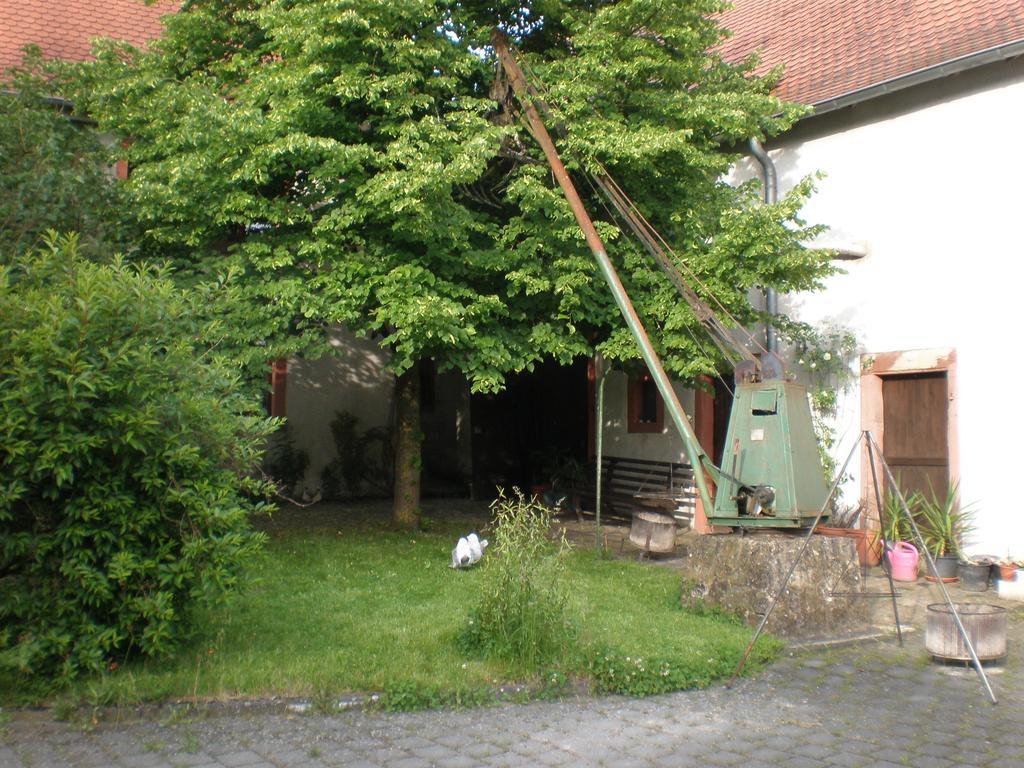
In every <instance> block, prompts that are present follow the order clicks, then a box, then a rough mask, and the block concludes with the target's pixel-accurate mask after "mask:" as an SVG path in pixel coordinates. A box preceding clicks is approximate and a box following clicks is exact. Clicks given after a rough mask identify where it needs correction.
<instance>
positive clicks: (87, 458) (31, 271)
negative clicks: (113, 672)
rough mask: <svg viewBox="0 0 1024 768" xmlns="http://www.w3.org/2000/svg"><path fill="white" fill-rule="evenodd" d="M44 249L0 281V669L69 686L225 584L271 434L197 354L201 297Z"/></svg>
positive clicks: (176, 625) (151, 275) (158, 636)
mask: <svg viewBox="0 0 1024 768" xmlns="http://www.w3.org/2000/svg"><path fill="white" fill-rule="evenodd" d="M46 243H47V245H46V247H45V248H43V249H42V250H40V251H39V252H37V253H34V254H29V255H26V256H24V257H19V258H18V259H15V261H14V263H13V265H12V266H11V267H9V268H7V269H5V270H4V271H2V272H0V371H2V374H0V671H4V670H6V671H7V673H8V674H10V673H11V671H12V670H16V673H17V674H21V675H38V676H43V675H45V676H48V677H60V678H70V677H73V676H74V675H76V674H77V673H78V672H79V671H83V670H88V671H95V670H100V669H103V668H112V666H114V665H116V664H117V663H118V662H119V661H121V660H123V658H124V657H125V656H127V655H130V654H132V653H139V654H144V655H155V654H161V653H164V652H166V651H168V650H169V649H171V648H172V647H173V646H174V644H175V643H176V642H177V641H179V640H180V639H181V638H182V637H183V635H184V634H185V633H186V632H187V630H188V627H189V619H190V613H191V609H192V608H193V607H194V606H195V605H196V604H197V603H202V602H204V601H209V600H212V599H214V598H216V597H218V596H220V595H221V594H222V593H223V592H224V591H225V590H227V589H229V588H231V587H232V586H233V585H235V584H236V581H237V578H238V573H239V570H240V567H241V566H242V564H243V563H244V561H245V560H246V558H247V557H248V556H249V555H251V554H252V553H253V552H254V551H256V550H257V548H258V547H259V545H260V543H261V541H262V537H261V535H260V534H257V533H254V532H253V531H252V530H251V528H250V527H249V523H248V518H249V515H250V513H252V512H254V511H257V510H259V509H260V508H261V506H262V505H261V503H260V502H258V501H254V499H257V498H259V495H260V494H261V493H262V492H263V491H264V490H265V487H264V484H263V483H261V482H260V481H257V480H256V479H254V474H253V473H254V470H255V469H256V467H257V466H258V462H259V459H260V455H259V452H260V447H261V446H262V445H263V444H264V441H265V439H266V436H267V435H268V434H269V432H270V431H271V430H272V429H273V427H274V422H273V421H272V420H270V419H266V418H264V417H262V416H260V415H256V414H254V412H253V406H252V405H250V402H251V400H247V399H245V398H243V397H241V396H240V395H238V394H237V390H236V379H235V378H234V376H233V375H232V374H230V373H229V372H228V371H226V370H225V369H223V368H222V367H221V365H220V364H218V363H217V362H215V361H214V360H213V359H211V356H210V355H208V354H206V353H207V352H208V349H207V348H205V345H204V339H205V338H206V335H207V332H208V330H209V329H208V328H207V327H205V326H204V325H203V324H202V323H201V322H200V321H198V320H196V317H197V316H198V315H197V312H196V308H197V305H199V304H201V303H202V302H204V301H205V300H206V298H205V297H203V296H201V295H192V296H189V295H185V294H183V293H181V292H180V291H178V290H177V289H176V288H175V287H174V286H173V285H172V284H171V283H170V282H169V281H168V280H167V278H166V276H165V275H163V274H162V273H161V272H159V271H158V270H154V269H151V268H145V267H139V268H134V267H129V266H126V265H124V264H123V263H120V262H117V261H115V262H114V263H112V264H110V265H107V266H99V265H96V264H92V263H89V262H86V261H84V260H82V259H80V258H79V257H78V256H77V255H76V240H75V238H73V237H70V236H69V237H66V238H61V239H58V238H57V237H56V236H55V235H52V234H51V235H49V236H48V237H47V238H46Z"/></svg>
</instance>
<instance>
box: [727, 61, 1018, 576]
mask: <svg viewBox="0 0 1024 768" xmlns="http://www.w3.org/2000/svg"><path fill="white" fill-rule="evenodd" d="M1013 66H1015V67H1016V75H1015V76H1014V75H1013V74H1012V71H1011V75H1010V76H1009V77H1008V76H1007V74H1006V73H1007V71H1008V69H1007V65H1003V66H1002V67H1001V69H1000V72H999V74H1000V77H998V78H993V77H988V78H987V79H986V78H984V77H982V78H975V79H973V80H972V79H971V78H968V77H967V76H966V75H961V76H958V77H957V78H948V79H947V80H946V81H945V82H944V83H943V84H942V85H941V86H932V87H931V93H930V94H926V95H928V98H926V99H923V100H920V101H919V103H917V105H916V106H915V107H914V108H913V109H905V108H904V109H902V110H901V104H902V103H910V102H909V99H913V98H920V96H916V97H915V96H914V95H913V94H908V95H907V96H908V101H907V102H900V101H897V99H898V96H895V95H894V96H890V97H887V100H888V102H889V104H890V110H889V111H888V113H885V112H883V113H881V114H878V113H876V114H873V115H872V114H865V112H864V111H862V112H861V113H859V114H858V112H857V111H856V110H853V111H852V112H851V111H847V115H849V117H850V118H851V123H850V126H849V127H845V128H844V127H843V126H842V125H841V124H839V123H838V122H837V119H836V118H837V117H838V116H834V117H831V118H826V117H822V118H815V119H814V120H819V121H825V120H828V121H829V122H828V125H830V126H832V127H834V128H835V129H834V130H832V132H830V133H827V134H826V135H814V134H813V133H811V132H810V131H808V130H804V131H803V134H804V136H803V137H801V136H800V133H799V132H798V133H797V134H796V137H793V138H788V139H787V138H782V139H779V140H776V141H775V142H774V143H773V144H772V146H771V147H770V154H771V156H772V158H773V160H774V161H775V163H776V166H777V169H778V172H779V179H780V187H781V190H780V191H783V192H784V191H785V190H786V189H788V188H790V187H792V185H793V184H794V183H795V182H796V181H797V180H798V179H800V178H802V177H803V176H805V175H807V174H810V173H814V172H815V171H819V170H820V171H824V172H825V173H826V174H827V176H826V178H825V179H824V180H823V181H821V182H820V185H819V192H818V193H817V194H816V195H815V196H814V197H813V198H812V199H811V201H810V202H809V204H808V205H807V207H806V208H805V217H804V218H805V219H806V220H808V221H810V222H820V223H823V224H827V225H829V226H830V227H831V232H830V234H829V235H828V236H827V240H828V241H829V242H842V243H864V244H865V245H866V247H867V250H868V255H867V256H866V257H865V258H864V259H862V260H860V261H856V262H845V263H844V264H843V266H844V267H845V269H846V272H847V274H845V275H837V276H835V277H833V278H830V279H829V280H828V283H827V287H826V290H824V291H823V292H820V293H816V294H801V295H796V296H790V297H785V298H784V299H782V300H781V301H780V303H781V304H782V306H783V308H784V310H787V311H791V312H792V313H793V314H795V315H796V316H797V317H799V318H801V319H803V320H805V321H808V322H810V323H819V322H821V321H823V320H826V319H829V318H833V319H836V320H838V321H840V322H842V323H843V324H845V325H847V326H849V327H850V328H851V329H852V330H853V331H854V332H855V333H856V334H857V336H858V339H859V341H860V343H861V346H862V349H863V351H864V352H868V353H877V352H888V351H898V350H912V349H922V348H942V347H953V348H955V349H956V354H957V372H956V378H957V389H958V397H959V402H958V404H957V405H958V411H959V414H958V423H959V447H958V450H959V464H960V476H961V477H960V491H961V499H962V501H963V502H964V503H971V502H973V503H975V504H976V506H977V511H978V517H977V522H978V524H979V530H978V532H977V534H976V535H975V541H974V543H973V545H972V546H971V547H970V549H971V551H973V552H975V553H981V552H985V553H991V554H994V555H999V556H1005V555H1007V554H1008V553H1009V554H1013V555H1015V556H1018V557H1022V556H1024V508H1022V504H1021V494H1020V492H1019V490H1018V487H1017V483H1016V479H1017V478H1018V477H1020V476H1021V474H1022V472H1021V466H1020V465H1021V461H1022V458H1024V453H1022V451H1021V450H1020V439H1021V437H1022V436H1024V409H1022V407H1021V406H1020V405H1018V403H1017V402H1016V401H1017V399H1018V398H1017V394H1016V393H1017V390H1018V387H1019V386H1020V384H1021V383H1022V375H1021V374H1022V373H1024V365H1022V364H1021V353H1020V349H1019V347H1020V335H1021V334H1020V331H1019V330H1018V328H1019V327H1020V320H1019V308H1020V307H1021V305H1022V304H1024V286H1022V280H1024V265H1022V262H1024V246H1022V234H1024V232H1022V230H1024V194H1022V187H1024V151H1022V150H1021V148H1020V147H1019V146H1017V145H1018V144H1019V143H1020V141H1021V137H1022V136H1024V66H1021V65H1020V64H1016V63H1014V65H1013ZM965 86H967V87H965ZM939 88H945V89H946V91H945V93H946V95H945V96H943V95H942V93H941V92H940V91H939V90H938V89H939ZM840 119H841V118H840ZM814 120H811V121H808V122H809V124H811V125H813V123H814ZM811 130H813V129H811ZM752 173H754V169H753V167H752V166H751V164H750V163H744V164H742V165H741V166H740V167H738V168H737V169H736V173H735V174H734V176H735V178H734V180H735V181H740V180H742V179H745V178H749V177H750V175H751V174H752ZM838 428H839V432H840V437H841V439H840V441H839V444H838V446H837V447H836V450H835V453H836V456H837V458H839V460H840V461H841V460H842V459H843V458H845V456H846V455H847V453H848V451H849V449H850V446H851V445H852V441H853V440H854V439H856V437H857V436H858V434H859V430H860V392H859V390H858V389H857V387H856V386H855V387H854V388H853V390H852V391H850V392H848V393H847V394H846V396H845V397H844V399H843V402H842V403H841V408H840V415H839V418H838ZM952 450H957V449H956V448H953V449H952ZM852 469H853V473H854V475H855V480H854V482H853V483H851V484H850V486H849V487H848V489H847V493H848V494H850V495H851V496H852V498H854V499H855V498H856V496H857V495H858V494H859V488H860V482H859V477H857V476H858V475H859V472H860V464H859V460H857V461H855V462H854V464H853V467H852ZM851 496H848V497H847V498H850V497H851Z"/></svg>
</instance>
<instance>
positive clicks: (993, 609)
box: [924, 603, 1006, 661]
mask: <svg viewBox="0 0 1024 768" xmlns="http://www.w3.org/2000/svg"><path fill="white" fill-rule="evenodd" d="M954 605H955V606H956V612H957V614H958V615H959V616H960V621H961V622H962V623H963V625H964V629H965V630H967V636H968V637H969V638H970V639H971V645H973V646H974V652H975V653H976V654H977V655H978V659H979V660H981V661H991V660H993V659H1001V658H1003V657H1004V656H1006V609H1005V608H1002V607H1000V606H998V605H988V604H985V603H954ZM924 646H925V648H926V649H927V651H928V653H930V654H931V655H932V656H934V657H935V658H937V659H945V660H950V661H970V660H971V656H970V654H969V653H968V652H967V645H966V644H965V643H964V639H963V637H962V636H961V635H960V630H959V629H957V626H956V621H955V620H954V619H953V613H952V611H950V609H949V606H948V605H947V604H946V603H932V604H931V605H929V606H928V627H927V629H926V631H925V638H924Z"/></svg>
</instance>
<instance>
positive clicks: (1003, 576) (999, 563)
mask: <svg viewBox="0 0 1024 768" xmlns="http://www.w3.org/2000/svg"><path fill="white" fill-rule="evenodd" d="M995 566H996V576H997V577H998V578H999V580H1000V581H1013V580H1014V579H1016V578H1017V563H1016V562H1015V561H1013V560H1011V559H1010V558H1009V557H1004V558H1001V559H999V560H996V563H995Z"/></svg>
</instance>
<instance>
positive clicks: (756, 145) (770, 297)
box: [747, 138, 779, 354]
mask: <svg viewBox="0 0 1024 768" xmlns="http://www.w3.org/2000/svg"><path fill="white" fill-rule="evenodd" d="M747 146H748V147H750V154H752V155H753V156H754V159H755V160H757V162H758V163H759V164H760V166H761V170H762V172H763V174H764V203H765V205H774V204H775V203H776V202H777V201H778V199H779V177H778V174H777V173H776V172H775V163H773V162H772V159H771V158H770V157H769V156H768V153H767V152H766V151H765V148H764V147H763V146H762V145H761V142H760V141H758V140H757V139H756V138H751V139H750V141H748V142H747ZM764 308H765V311H766V312H767V313H768V314H769V315H777V314H779V297H778V295H777V294H776V293H775V289H774V288H766V289H765V292H764ZM764 336H765V347H767V348H768V351H769V352H771V353H772V354H777V353H778V351H779V343H778V340H777V339H776V338H775V327H774V326H773V325H772V324H771V322H770V321H769V322H767V323H765V328H764Z"/></svg>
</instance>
